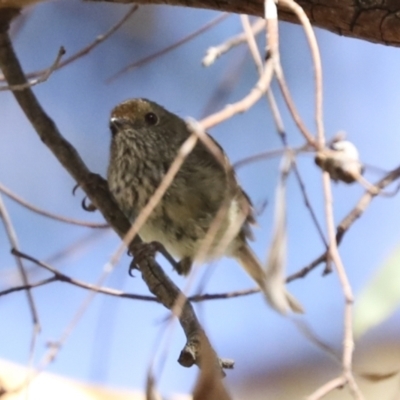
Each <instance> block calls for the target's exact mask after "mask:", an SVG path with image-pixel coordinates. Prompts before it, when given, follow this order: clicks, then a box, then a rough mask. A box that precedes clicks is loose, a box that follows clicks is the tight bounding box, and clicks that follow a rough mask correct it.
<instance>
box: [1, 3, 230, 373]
mask: <svg viewBox="0 0 400 400" xmlns="http://www.w3.org/2000/svg"><path fill="white" fill-rule="evenodd" d="M3 10H6V11H7V12H3V11H0V69H1V70H2V72H3V74H4V77H5V78H6V80H7V83H8V84H9V85H10V86H15V85H25V84H26V83H27V80H26V77H25V75H24V72H23V70H22V68H21V65H20V63H19V60H18V58H17V56H16V54H15V53H14V50H13V47H12V43H11V41H10V38H9V35H8V28H9V21H10V20H11V19H12V18H13V17H15V15H17V13H18V10H15V9H3ZM13 95H14V97H15V99H16V100H17V102H18V104H19V106H20V107H21V109H22V110H23V112H24V113H25V115H26V117H27V118H28V120H29V121H30V123H31V124H32V126H33V128H34V129H35V131H36V133H37V134H38V136H39V137H40V139H41V140H42V142H43V143H44V144H45V145H46V146H47V147H48V148H49V150H50V151H51V152H52V153H53V154H54V155H55V157H56V158H57V159H58V161H59V162H60V163H61V164H62V166H63V167H64V168H65V169H66V170H67V171H68V172H69V174H70V175H71V176H72V177H73V178H74V179H75V180H76V182H77V183H78V185H79V186H80V187H81V188H82V189H83V190H84V192H85V193H86V195H87V196H88V197H89V199H90V200H91V202H92V203H93V204H94V205H95V206H96V208H97V209H98V210H99V211H100V212H101V213H102V215H103V216H104V218H105V219H106V220H107V222H108V223H109V224H110V225H111V227H112V228H113V229H114V230H115V232H116V233H117V234H118V235H119V236H120V237H121V238H124V236H125V234H126V233H127V232H128V230H129V229H130V227H131V224H130V223H129V221H128V220H127V218H126V217H125V215H124V214H123V213H122V211H120V209H119V208H118V206H117V205H116V203H115V201H114V199H113V198H112V196H111V193H110V191H109V189H108V185H107V182H106V181H105V180H104V179H103V178H102V177H101V176H100V175H97V174H93V173H91V172H90V171H89V169H88V168H87V166H86V165H85V163H84V162H83V160H82V159H81V157H80V155H79V154H78V152H77V151H76V150H75V148H74V147H73V146H72V145H71V144H70V143H69V142H68V141H67V140H66V139H65V138H64V137H63V136H62V135H61V133H60V131H59V130H58V128H57V126H56V124H55V123H54V121H53V120H52V119H51V118H50V117H49V116H48V115H47V114H46V112H45V111H44V109H43V108H42V106H41V105H40V103H39V102H38V100H37V98H36V96H35V95H34V93H33V91H32V89H31V88H30V87H29V86H24V89H22V90H14V91H13ZM138 242H140V239H139V237H136V238H135V239H134V241H133V244H134V243H138ZM139 267H140V272H141V274H142V279H143V280H144V281H145V282H146V284H147V286H148V288H149V290H150V292H152V293H153V294H154V295H155V296H156V297H157V299H158V300H159V301H160V303H162V304H163V305H164V306H165V307H166V308H168V309H172V308H173V307H174V304H175V302H176V301H177V299H178V298H180V299H182V298H183V300H184V301H183V302H182V303H183V305H182V309H181V313H180V315H179V322H180V324H181V326H182V328H183V331H184V332H185V335H186V339H187V343H186V345H185V347H184V349H183V350H182V352H181V355H180V357H179V359H178V361H179V363H180V364H181V365H183V366H185V367H189V366H192V365H193V364H196V365H199V364H200V355H201V341H200V339H199V338H201V337H203V336H205V333H204V331H203V329H202V327H201V325H200V323H199V321H198V319H197V317H196V315H195V313H194V310H193V307H192V305H191V304H190V302H189V301H188V300H187V299H186V297H184V296H183V294H182V292H181V291H180V289H179V288H178V287H177V286H176V285H175V284H174V283H173V282H172V281H171V280H170V279H169V277H168V276H167V275H166V274H165V273H164V271H163V270H162V268H161V267H160V266H159V265H158V264H157V262H156V261H155V260H154V258H152V257H148V258H143V259H142V260H141V261H140V263H139ZM213 354H215V352H214V351H213ZM215 357H216V355H215ZM216 358H217V357H216ZM217 361H219V365H220V366H221V367H222V368H230V367H231V365H232V363H230V362H226V361H224V360H217V359H216V363H218V362H217Z"/></svg>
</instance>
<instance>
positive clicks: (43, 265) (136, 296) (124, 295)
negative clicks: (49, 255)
mask: <svg viewBox="0 0 400 400" xmlns="http://www.w3.org/2000/svg"><path fill="white" fill-rule="evenodd" d="M12 254H14V255H16V256H18V257H21V258H24V259H26V260H29V261H31V262H33V263H34V264H36V265H37V266H39V267H41V268H44V269H45V270H46V271H49V272H51V273H52V274H53V275H54V276H53V277H51V278H49V279H47V280H43V281H40V282H37V283H35V284H31V285H30V287H37V286H41V285H45V284H47V283H50V282H53V281H60V282H66V283H70V284H71V285H74V286H77V287H80V288H82V289H87V290H90V291H95V292H97V293H103V294H108V295H111V296H116V297H121V298H128V299H132V300H144V301H153V302H159V300H157V297H154V296H144V295H139V294H133V293H124V292H122V291H120V290H115V289H112V288H106V287H99V286H98V285H93V284H91V283H86V282H83V281H81V280H79V279H75V278H71V277H70V276H68V275H65V274H63V273H62V272H60V271H59V270H57V269H56V268H54V267H52V266H51V265H50V264H48V263H45V262H43V261H40V260H38V259H36V258H34V257H32V256H30V255H28V254H26V253H23V252H21V251H19V250H17V249H13V250H12ZM22 287H23V286H20V287H14V288H10V289H7V290H4V291H2V292H0V296H2V295H4V294H8V293H11V292H15V291H18V290H21V288H22Z"/></svg>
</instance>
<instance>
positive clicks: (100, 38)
mask: <svg viewBox="0 0 400 400" xmlns="http://www.w3.org/2000/svg"><path fill="white" fill-rule="evenodd" d="M138 8H139V6H138V5H134V6H133V7H131V8H130V9H129V10H128V12H127V13H126V14H125V15H124V16H123V17H122V18H121V19H120V20H119V21H118V22H117V23H116V24H115V25H113V26H112V27H111V28H110V29H109V30H108V31H107V32H105V33H103V34H101V35H99V36H97V37H96V39H95V40H94V41H93V42H92V43H90V44H89V45H87V46H85V47H84V48H82V49H81V50H79V51H77V52H76V53H74V54H72V55H71V56H70V57H68V58H67V59H65V60H64V61H62V62H59V63H58V64H57V65H56V67H55V68H54V71H56V70H59V69H60V68H63V67H66V66H67V65H69V64H71V63H72V62H74V61H76V60H78V59H79V58H81V57H83V56H85V55H87V54H89V53H90V52H91V51H92V50H94V49H95V48H96V47H97V46H98V45H99V44H101V43H103V42H104V41H105V40H107V39H108V38H109V37H110V36H111V35H113V34H114V33H115V32H116V31H117V30H118V29H119V28H121V26H122V25H123V24H124V23H125V22H127V21H128V20H129V19H130V17H131V16H132V15H133V14H134V13H135V12H136V11H137V10H138ZM45 73H46V70H42V71H37V72H30V73H28V74H26V77H27V78H35V77H38V76H43V75H44V74H45ZM0 80H1V81H4V80H5V78H4V76H2V77H0Z"/></svg>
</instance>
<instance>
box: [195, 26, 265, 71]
mask: <svg viewBox="0 0 400 400" xmlns="http://www.w3.org/2000/svg"><path fill="white" fill-rule="evenodd" d="M264 28H265V21H264V19H262V18H259V19H257V21H256V22H255V23H254V24H253V25H252V26H251V31H252V32H253V35H257V34H259V33H260V32H261V31H262V30H263V29H264ZM243 43H246V34H245V33H239V34H238V35H236V36H233V37H231V38H229V39H228V40H227V41H226V42H224V43H222V44H220V45H218V46H213V47H210V48H209V49H208V50H207V53H206V55H205V56H204V58H203V61H202V64H203V65H204V66H205V67H209V66H210V65H212V64H214V62H215V61H216V60H217V58H219V57H221V56H222V55H223V54H225V53H227V52H228V51H229V50H231V49H232V48H233V47H236V46H238V45H240V44H243Z"/></svg>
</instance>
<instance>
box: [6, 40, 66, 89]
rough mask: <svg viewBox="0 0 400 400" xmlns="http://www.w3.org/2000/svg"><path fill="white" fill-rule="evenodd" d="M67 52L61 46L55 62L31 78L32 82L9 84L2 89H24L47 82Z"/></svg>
mask: <svg viewBox="0 0 400 400" xmlns="http://www.w3.org/2000/svg"><path fill="white" fill-rule="evenodd" d="M64 54H65V49H64V47H60V50H58V54H57V57H56V59H55V60H54V63H53V64H52V65H51V66H50V67H49V68H47V69H45V70H44V71H43V72H42V73H41V74H40V75H39V77H38V78H36V79H33V80H31V81H30V82H26V83H21V84H19V85H8V86H1V87H0V91H5V90H12V91H16V90H23V89H26V88H28V87H33V86H36V85H38V84H39V83H43V82H46V81H47V79H49V77H50V75H51V74H52V73H53V72H54V71H55V70H56V69H57V68H58V67H59V65H60V61H61V57H62V56H63V55H64Z"/></svg>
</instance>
